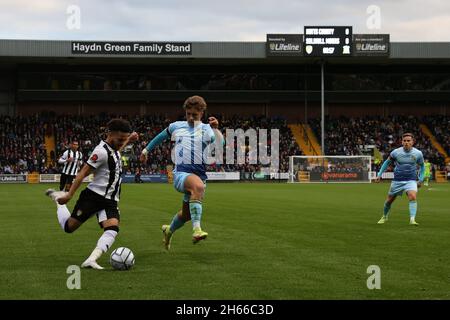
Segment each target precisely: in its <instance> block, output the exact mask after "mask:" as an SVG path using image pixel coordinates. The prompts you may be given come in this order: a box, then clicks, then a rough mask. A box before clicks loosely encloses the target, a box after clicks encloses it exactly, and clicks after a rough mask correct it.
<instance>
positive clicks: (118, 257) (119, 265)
mask: <svg viewBox="0 0 450 320" xmlns="http://www.w3.org/2000/svg"><path fill="white" fill-rule="evenodd" d="M109 263H111V266H112V267H113V268H114V269H116V270H129V269H131V268H132V267H133V266H134V254H133V252H132V251H131V250H130V249H128V248H125V247H120V248H117V249H115V250H114V251H113V252H111V256H110V258H109Z"/></svg>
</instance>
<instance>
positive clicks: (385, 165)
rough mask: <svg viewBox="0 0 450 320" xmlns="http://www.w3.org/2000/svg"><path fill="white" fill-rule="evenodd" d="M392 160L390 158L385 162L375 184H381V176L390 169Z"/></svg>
mask: <svg viewBox="0 0 450 320" xmlns="http://www.w3.org/2000/svg"><path fill="white" fill-rule="evenodd" d="M391 162H392V160H391V157H388V158H387V159H386V160H385V161H384V162H383V165H382V166H381V168H380V171H379V172H378V174H377V178H376V179H375V182H380V180H381V175H382V174H383V172H385V171H386V169H387V168H388V167H389V165H390V164H391Z"/></svg>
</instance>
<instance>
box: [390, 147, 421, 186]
mask: <svg viewBox="0 0 450 320" xmlns="http://www.w3.org/2000/svg"><path fill="white" fill-rule="evenodd" d="M389 157H390V159H391V160H392V161H394V165H395V169H394V181H416V180H417V165H420V166H421V167H422V166H423V165H424V161H423V154H422V152H421V151H420V150H418V149H416V148H411V150H409V151H406V150H405V149H404V148H403V147H400V148H397V149H395V150H393V151H392V152H391V154H390V155H389ZM420 178H421V179H422V178H423V177H420Z"/></svg>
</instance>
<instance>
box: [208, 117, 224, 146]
mask: <svg viewBox="0 0 450 320" xmlns="http://www.w3.org/2000/svg"><path fill="white" fill-rule="evenodd" d="M208 122H209V125H210V126H211V128H212V130H213V132H214V137H215V141H219V143H221V144H222V145H224V144H225V139H224V138H223V135H222V132H220V130H219V120H217V119H216V118H215V117H209V118H208Z"/></svg>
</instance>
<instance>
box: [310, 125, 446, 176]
mask: <svg viewBox="0 0 450 320" xmlns="http://www.w3.org/2000/svg"><path fill="white" fill-rule="evenodd" d="M440 119H441V120H440ZM442 119H446V117H440V116H432V117H431V116H430V117H427V118H426V119H420V118H417V117H413V116H390V117H362V118H347V117H339V118H328V117H327V118H326V120H325V153H326V154H327V155H364V154H365V153H364V152H363V150H364V149H365V148H366V147H367V146H376V148H377V149H378V150H379V151H380V152H381V154H382V155H383V158H384V159H386V158H387V157H388V155H389V153H390V152H391V151H392V150H393V149H395V148H398V147H400V146H401V137H402V135H403V133H406V132H410V133H412V134H413V135H414V137H415V144H414V147H415V148H417V149H419V150H420V151H422V153H423V155H424V158H425V159H428V160H429V161H430V162H431V163H432V164H433V165H435V166H436V168H437V169H439V170H444V169H445V165H446V164H445V159H444V157H443V156H442V155H441V154H439V152H438V151H437V150H436V149H435V148H434V147H433V146H432V144H431V141H430V139H429V138H428V137H426V136H425V134H424V133H423V132H422V131H421V129H420V123H421V122H423V121H428V122H430V121H435V124H436V126H433V130H434V131H435V132H441V133H442V135H441V138H442V139H444V138H445V137H446V135H448V132H449V131H448V130H447V131H445V128H444V127H442V126H441V123H440V122H439V121H443V122H444V121H445V120H442ZM309 125H310V126H311V127H312V129H313V130H314V132H315V134H316V135H317V136H318V137H319V139H320V137H321V130H320V120H318V119H311V120H309ZM447 125H448V124H447ZM436 130H437V131H436ZM444 132H446V134H445V133H444ZM447 139H448V137H447ZM379 165H380V164H376V163H375V164H374V166H375V167H374V170H377V169H378V167H379Z"/></svg>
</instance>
